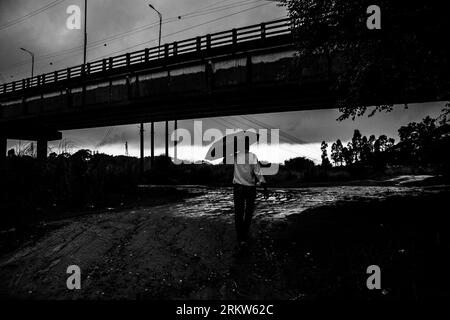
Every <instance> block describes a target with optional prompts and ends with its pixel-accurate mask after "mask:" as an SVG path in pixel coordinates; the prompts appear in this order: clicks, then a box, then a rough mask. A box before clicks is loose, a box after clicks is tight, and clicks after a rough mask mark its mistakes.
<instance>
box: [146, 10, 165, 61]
mask: <svg viewBox="0 0 450 320" xmlns="http://www.w3.org/2000/svg"><path fill="white" fill-rule="evenodd" d="M148 6H149V7H150V8H152V9H153V10H155V11H156V13H157V14H158V16H159V40H158V58H159V51H160V50H161V28H162V14H161V12H159V11H158V10H156V8H155V7H154V6H152V5H151V4H150V3H149V4H148Z"/></svg>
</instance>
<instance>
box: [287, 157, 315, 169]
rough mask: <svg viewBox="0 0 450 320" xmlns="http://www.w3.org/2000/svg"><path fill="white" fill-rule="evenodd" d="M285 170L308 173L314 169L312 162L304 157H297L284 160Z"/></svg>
mask: <svg viewBox="0 0 450 320" xmlns="http://www.w3.org/2000/svg"><path fill="white" fill-rule="evenodd" d="M284 165H285V167H286V169H288V170H293V171H299V172H302V171H308V170H311V169H312V168H314V162H313V161H312V160H310V159H307V158H304V157H297V158H293V159H289V160H286V161H285V162H284Z"/></svg>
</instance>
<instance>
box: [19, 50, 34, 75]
mask: <svg viewBox="0 0 450 320" xmlns="http://www.w3.org/2000/svg"><path fill="white" fill-rule="evenodd" d="M20 50H22V51H25V52H27V53H29V54H30V55H31V77H32V78H33V76H34V53H33V52H31V51H29V50H27V49H25V48H20Z"/></svg>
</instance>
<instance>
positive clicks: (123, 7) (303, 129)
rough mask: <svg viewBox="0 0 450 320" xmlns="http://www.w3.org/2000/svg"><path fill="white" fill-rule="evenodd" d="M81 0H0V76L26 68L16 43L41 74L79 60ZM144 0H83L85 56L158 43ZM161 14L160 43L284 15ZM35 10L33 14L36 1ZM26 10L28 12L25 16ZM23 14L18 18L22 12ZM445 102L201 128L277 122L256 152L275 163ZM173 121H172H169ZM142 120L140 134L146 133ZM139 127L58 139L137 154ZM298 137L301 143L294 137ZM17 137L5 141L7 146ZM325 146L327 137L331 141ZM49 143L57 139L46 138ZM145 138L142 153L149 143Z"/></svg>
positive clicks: (207, 5)
mask: <svg viewBox="0 0 450 320" xmlns="http://www.w3.org/2000/svg"><path fill="white" fill-rule="evenodd" d="M83 2H84V1H82V0H65V1H64V0H59V1H54V0H53V1H52V0H33V1H31V0H0V44H1V45H0V83H1V82H7V81H12V80H18V79H21V78H23V77H27V76H29V74H30V71H31V61H30V57H29V55H27V54H26V53H25V52H23V51H20V50H19V48H20V47H24V48H26V49H28V50H31V51H33V52H34V53H35V55H36V64H35V74H40V73H46V72H50V71H54V70H58V69H62V68H65V67H69V66H73V65H77V64H80V63H82V59H83V58H82V55H83V47H82V44H83V30H68V29H67V28H66V19H67V17H68V15H67V14H66V9H67V7H68V6H70V5H79V6H80V7H81V8H82V9H83ZM148 3H149V1H145V0H128V1H123V0H121V1H119V0H88V61H93V60H97V59H99V58H103V57H105V56H110V55H118V54H122V53H125V52H127V51H130V52H131V51H136V50H140V49H143V48H145V47H152V46H155V45H157V38H158V16H157V15H156V13H155V12H154V11H152V10H151V9H150V8H149V7H148V5H147V4H148ZM151 3H152V4H153V5H154V6H155V7H156V8H157V9H158V10H159V11H160V12H161V13H162V14H163V19H164V24H163V32H162V33H163V39H162V42H163V43H164V42H172V41H176V40H181V39H185V38H190V37H193V36H197V35H202V34H206V33H210V32H215V31H221V30H227V29H230V28H231V27H239V26H245V25H248V24H255V23H259V22H263V21H268V20H273V19H278V18H282V17H285V16H286V11H285V9H284V8H282V7H278V6H277V5H276V4H275V3H273V2H270V1H266V0H248V1H246V0H152V1H151ZM46 6H47V9H45V10H41V11H42V12H40V13H38V14H35V12H36V10H39V9H40V8H45V7H46ZM27 15H28V16H27ZM22 17H23V18H22ZM443 106H444V103H439V102H436V103H427V104H417V105H411V106H410V107H409V108H408V109H407V110H405V109H404V108H403V107H397V108H395V109H394V111H393V112H391V113H389V114H377V115H376V116H374V117H372V118H367V117H363V118H360V119H357V120H356V121H352V120H347V121H343V122H337V121H336V119H337V117H338V116H339V113H338V111H337V110H333V109H329V110H318V111H317V110H316V111H303V112H289V113H279V114H265V115H252V116H251V118H243V117H223V118H220V119H215V120H211V119H203V121H204V125H203V127H204V128H211V127H216V128H218V129H221V130H225V128H227V127H228V128H229V127H240V128H243V129H246V128H248V127H250V126H252V127H254V128H258V126H256V125H255V123H254V122H253V123H252V122H251V121H250V122H249V119H250V120H253V121H254V120H255V119H256V120H257V121H259V123H261V122H262V123H263V124H265V125H266V127H273V128H279V129H281V131H282V132H284V133H287V134H289V135H292V136H295V137H296V138H297V140H293V139H282V142H283V143H284V144H283V145H282V146H281V148H280V149H277V150H276V152H274V150H273V149H270V148H267V147H262V148H260V149H259V150H255V151H258V152H259V156H260V158H264V159H265V160H268V161H277V162H281V161H284V160H286V159H289V158H292V157H296V156H306V157H309V158H311V159H313V160H315V161H316V162H318V161H319V159H320V142H321V141H322V140H325V141H327V142H332V141H335V140H336V139H338V138H339V139H341V140H343V141H348V140H349V139H350V138H351V135H352V133H353V130H354V129H360V130H361V131H362V133H363V134H365V135H370V134H375V135H376V136H378V135H380V134H387V135H388V136H390V137H394V138H396V139H397V138H398V136H397V130H398V128H399V127H400V126H402V125H405V124H407V123H409V122H411V121H420V120H421V119H422V118H424V117H425V116H426V115H431V116H436V115H437V114H439V112H440V110H441V109H442V108H443ZM162 125H163V124H157V125H156V128H157V132H156V146H157V150H156V153H157V154H158V153H161V152H163V150H164V148H163V146H164V136H163V134H164V130H163V126H162ZM171 125H172V124H171ZM192 126H193V120H189V121H188V120H186V121H180V122H179V127H182V128H187V129H190V130H192ZM148 127H149V126H148V125H146V130H147V131H146V134H147V137H148V135H149V132H148ZM138 132H139V129H138V126H137V125H128V126H121V127H114V128H96V129H86V130H72V131H66V132H63V136H64V138H65V139H66V140H67V141H69V144H71V145H73V146H74V149H76V148H90V149H93V150H98V151H101V152H107V153H112V154H124V153H125V147H124V146H125V142H127V143H128V148H129V154H130V155H138V146H139V145H138V141H139V140H138V137H139V135H138ZM298 140H301V141H303V142H305V143H303V144H298V143H297V142H298ZM16 144H17V141H9V142H8V146H9V147H12V146H14V145H16ZM330 145H331V143H330ZM51 146H53V147H56V144H51ZM148 146H149V139H147V140H146V147H147V150H146V154H147V155H148V153H149V150H148ZM205 148H206V147H203V148H201V147H200V146H196V147H194V148H190V149H189V150H180V151H179V154H180V157H181V158H189V159H192V160H196V159H199V158H201V157H202V156H203V155H204V153H205Z"/></svg>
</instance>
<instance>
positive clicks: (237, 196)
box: [233, 184, 256, 242]
mask: <svg viewBox="0 0 450 320" xmlns="http://www.w3.org/2000/svg"><path fill="white" fill-rule="evenodd" d="M233 194H234V222H235V225H236V232H237V238H238V241H239V242H240V241H246V240H247V239H248V232H249V230H250V223H251V221H252V215H253V211H254V210H255V198H256V187H255V186H244V185H240V184H235V185H234V189H233Z"/></svg>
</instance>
